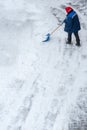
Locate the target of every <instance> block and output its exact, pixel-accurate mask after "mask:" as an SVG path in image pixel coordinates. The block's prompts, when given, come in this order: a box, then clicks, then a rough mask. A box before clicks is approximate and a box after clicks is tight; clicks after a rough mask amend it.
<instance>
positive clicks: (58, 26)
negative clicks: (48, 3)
mask: <svg viewBox="0 0 87 130" xmlns="http://www.w3.org/2000/svg"><path fill="white" fill-rule="evenodd" d="M61 25H62V24H60V25H59V26H58V27H56V28H55V29H54V30H53V31H52V32H51V33H50V35H52V34H53V33H54V32H55V31H56V30H57V29H58V28H59V27H60V26H61Z"/></svg>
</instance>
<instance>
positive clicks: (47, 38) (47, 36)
mask: <svg viewBox="0 0 87 130" xmlns="http://www.w3.org/2000/svg"><path fill="white" fill-rule="evenodd" d="M49 40H50V33H48V34H47V35H46V39H45V40H44V41H42V42H48V41H49Z"/></svg>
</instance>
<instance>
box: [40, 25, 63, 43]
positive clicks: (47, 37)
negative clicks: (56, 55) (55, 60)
mask: <svg viewBox="0 0 87 130" xmlns="http://www.w3.org/2000/svg"><path fill="white" fill-rule="evenodd" d="M62 24H63V23H62ZM62 24H60V25H59V26H58V27H56V28H55V29H54V30H53V31H52V32H51V33H48V34H46V39H45V40H44V41H42V42H48V41H49V40H50V36H51V35H52V34H53V33H54V32H55V31H56V30H57V29H58V28H59V27H60V26H61V25H62Z"/></svg>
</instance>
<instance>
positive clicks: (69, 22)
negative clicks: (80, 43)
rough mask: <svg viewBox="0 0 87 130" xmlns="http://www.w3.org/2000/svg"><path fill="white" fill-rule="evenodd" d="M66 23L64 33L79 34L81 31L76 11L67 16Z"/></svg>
mask: <svg viewBox="0 0 87 130" xmlns="http://www.w3.org/2000/svg"><path fill="white" fill-rule="evenodd" d="M64 23H65V28H64V31H66V32H69V33H73V32H78V31H79V30H80V29H81V27H80V22H79V18H78V15H77V14H76V12H75V11H74V10H72V11H71V12H69V13H68V14H67V15H66V19H65V20H64Z"/></svg>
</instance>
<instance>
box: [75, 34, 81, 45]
mask: <svg viewBox="0 0 87 130" xmlns="http://www.w3.org/2000/svg"><path fill="white" fill-rule="evenodd" d="M74 35H75V38H76V45H77V46H80V39H79V35H78V32H74Z"/></svg>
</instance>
